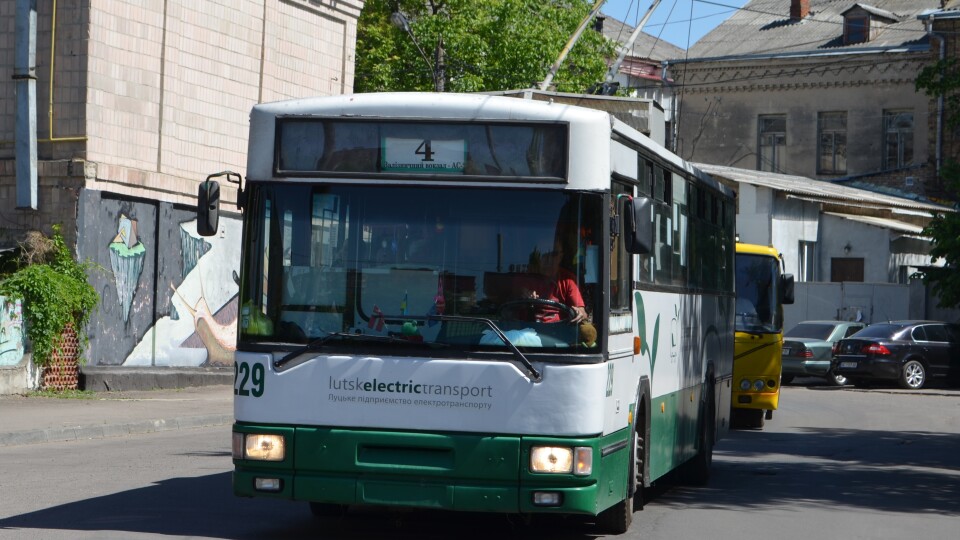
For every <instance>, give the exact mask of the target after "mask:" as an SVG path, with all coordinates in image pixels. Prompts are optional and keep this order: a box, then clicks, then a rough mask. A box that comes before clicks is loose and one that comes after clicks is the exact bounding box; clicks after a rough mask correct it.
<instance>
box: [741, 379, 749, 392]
mask: <svg viewBox="0 0 960 540" xmlns="http://www.w3.org/2000/svg"><path fill="white" fill-rule="evenodd" d="M740 389H741V390H743V391H744V392H746V391H747V390H749V389H750V379H743V380H742V381H740Z"/></svg>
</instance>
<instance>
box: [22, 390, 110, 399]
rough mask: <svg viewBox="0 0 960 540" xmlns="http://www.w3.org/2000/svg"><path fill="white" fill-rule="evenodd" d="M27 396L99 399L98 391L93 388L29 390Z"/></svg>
mask: <svg viewBox="0 0 960 540" xmlns="http://www.w3.org/2000/svg"><path fill="white" fill-rule="evenodd" d="M25 395H26V396H27V397H43V398H56V399H97V393H96V392H94V391H92V390H61V391H59V392H58V391H56V390H37V391H34V392H27V393H26V394H25Z"/></svg>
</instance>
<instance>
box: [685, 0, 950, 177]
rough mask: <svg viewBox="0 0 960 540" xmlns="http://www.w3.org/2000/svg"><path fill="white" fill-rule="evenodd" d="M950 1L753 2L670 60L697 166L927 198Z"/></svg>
mask: <svg viewBox="0 0 960 540" xmlns="http://www.w3.org/2000/svg"><path fill="white" fill-rule="evenodd" d="M939 6H940V0H871V1H870V2H869V3H864V2H855V1H854V0H752V1H750V2H748V3H747V4H746V5H745V6H744V7H743V8H742V9H740V10H738V11H737V12H736V13H735V14H733V15H732V16H731V17H730V18H729V19H728V20H727V21H726V22H724V23H722V24H721V25H719V26H718V27H717V28H716V29H714V30H713V31H712V32H711V33H709V34H707V35H706V36H704V37H703V38H702V39H701V40H700V41H698V42H697V43H696V44H695V45H694V46H693V47H692V48H691V49H690V51H689V55H688V58H686V59H682V60H675V61H674V62H672V64H671V66H670V69H669V75H670V76H671V77H672V78H673V79H675V80H676V81H677V84H676V86H675V88H676V91H677V96H676V98H675V99H677V100H678V101H679V105H678V111H679V136H678V141H677V142H678V144H677V153H678V154H680V155H681V156H682V157H684V158H686V159H690V160H692V161H697V162H703V163H711V164H716V165H723V166H731V167H738V168H742V169H754V170H759V171H768V172H774V173H781V174H788V175H794V176H803V177H808V178H815V179H820V180H832V181H845V182H863V183H865V184H871V185H876V186H882V187H883V188H886V189H895V190H901V191H902V192H904V193H907V194H915V195H920V196H926V195H927V189H926V188H927V185H928V184H927V183H928V182H929V181H932V180H933V179H934V178H935V170H933V168H931V167H929V166H928V163H929V159H930V157H931V155H932V154H931V149H930V143H929V138H928V120H929V119H930V118H931V115H932V111H931V109H930V99H929V98H928V97H927V96H926V95H924V94H923V93H922V92H917V91H916V89H915V81H916V77H917V74H918V73H919V72H920V70H921V69H922V68H923V67H924V66H925V65H927V64H929V62H931V59H932V55H933V52H932V48H931V39H930V35H929V33H928V30H927V28H925V25H924V23H923V22H922V21H921V20H919V19H918V16H919V15H920V14H922V13H924V12H925V11H926V10H929V9H932V8H938V7H939Z"/></svg>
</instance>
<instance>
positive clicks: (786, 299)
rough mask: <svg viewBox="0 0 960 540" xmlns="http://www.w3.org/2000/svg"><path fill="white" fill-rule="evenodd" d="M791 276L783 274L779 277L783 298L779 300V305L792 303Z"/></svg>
mask: <svg viewBox="0 0 960 540" xmlns="http://www.w3.org/2000/svg"><path fill="white" fill-rule="evenodd" d="M793 284H794V280H793V274H783V275H782V276H780V291H781V293H780V294H781V295H783V298H781V299H780V303H781V304H792V303H793V289H794V287H793Z"/></svg>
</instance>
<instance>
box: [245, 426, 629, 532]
mask: <svg viewBox="0 0 960 540" xmlns="http://www.w3.org/2000/svg"><path fill="white" fill-rule="evenodd" d="M277 430H280V431H283V432H284V433H286V434H288V436H290V437H291V438H290V439H289V440H288V453H289V455H288V458H287V459H286V460H284V462H282V464H281V465H279V466H278V464H266V465H265V464H263V463H259V462H254V461H247V460H234V464H235V467H236V468H235V472H234V476H233V479H234V492H235V493H236V494H237V495H241V496H257V497H259V496H267V497H281V498H287V499H293V500H303V501H316V502H328V503H335V504H370V505H386V506H403V507H417V508H438V509H448V510H461V511H481V512H508V513H514V512H562V513H576V514H591V515H595V514H596V513H598V512H599V511H601V510H603V509H604V508H607V507H609V506H611V505H612V504H614V503H615V502H617V501H619V500H622V499H623V497H624V496H625V495H626V489H627V488H626V486H627V479H628V478H629V475H628V473H627V466H628V463H629V444H627V442H628V441H629V437H628V434H629V430H626V429H624V430H621V431H619V432H617V433H614V434H611V435H608V436H605V437H588V438H559V437H516V436H513V437H510V436H498V435H488V436H484V435H472V434H435V433H404V432H388V431H372V430H347V429H337V428H307V427H298V428H295V429H293V428H285V427H277V426H252V425H246V424H237V425H235V426H234V431H244V432H265V433H272V432H276V431H277ZM534 445H548V446H587V447H591V448H592V449H593V455H594V466H593V473H592V474H591V475H589V476H582V477H581V476H574V475H572V474H534V473H531V472H530V471H529V470H528V463H529V460H530V453H529V451H530V447H531V446H534ZM601 449H606V450H607V455H603V456H602V455H601ZM263 476H269V477H271V478H278V477H279V478H281V480H282V489H281V491H279V492H277V493H262V492H258V491H256V489H255V488H254V480H255V478H257V477H263ZM536 491H552V492H558V493H561V496H562V499H563V504H562V505H561V506H560V507H556V508H544V507H536V506H534V505H533V493H534V492H536Z"/></svg>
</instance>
